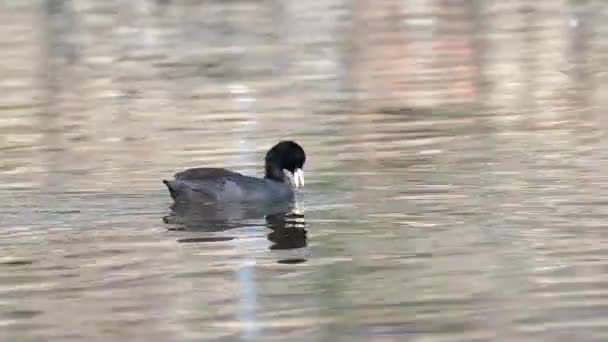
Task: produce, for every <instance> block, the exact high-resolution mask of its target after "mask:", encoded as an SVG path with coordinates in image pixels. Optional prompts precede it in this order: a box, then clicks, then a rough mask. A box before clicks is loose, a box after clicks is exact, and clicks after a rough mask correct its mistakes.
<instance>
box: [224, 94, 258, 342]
mask: <svg viewBox="0 0 608 342" xmlns="http://www.w3.org/2000/svg"><path fill="white" fill-rule="evenodd" d="M229 92H230V93H231V94H232V95H233V96H234V97H235V101H236V102H237V103H238V104H239V109H240V110H241V111H242V112H244V113H247V114H248V120H247V122H246V123H245V125H243V126H242V127H240V128H239V129H238V130H237V132H238V140H239V153H238V156H239V158H240V159H241V160H239V164H241V165H249V164H251V163H253V162H255V161H254V160H252V159H251V158H252V156H254V155H255V153H254V152H255V144H254V143H253V142H252V141H251V136H252V133H253V132H254V131H255V129H256V126H257V125H256V124H257V113H256V111H255V108H254V106H255V97H254V95H252V94H251V92H250V89H249V88H248V87H247V86H246V85H243V84H232V85H230V86H229ZM262 242H263V241H259V240H258V239H245V240H237V243H238V244H239V245H238V246H237V248H239V249H242V250H243V251H244V253H240V255H242V258H243V260H242V266H241V267H240V268H239V270H238V271H237V279H238V282H239V308H238V320H239V321H240V322H241V323H242V326H243V329H242V331H241V337H242V338H255V337H257V336H259V333H260V329H259V325H258V324H257V320H256V312H257V293H258V291H257V287H256V281H255V264H256V260H255V255H253V254H252V253H251V252H250V251H251V250H256V249H257V248H255V247H259V246H247V245H246V244H250V243H262ZM252 247H253V248H252ZM248 251H249V252H248Z"/></svg>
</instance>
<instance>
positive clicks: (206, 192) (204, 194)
mask: <svg viewBox="0 0 608 342" xmlns="http://www.w3.org/2000/svg"><path fill="white" fill-rule="evenodd" d="M163 182H164V183H165V185H166V186H167V188H169V192H170V193H171V197H172V198H173V199H174V200H175V201H176V202H180V201H187V202H215V203H222V202H275V201H277V202H278V201H289V200H291V199H293V197H294V191H293V189H292V188H291V186H290V184H289V183H287V182H278V181H275V180H271V179H267V178H256V177H250V176H246V175H243V174H240V173H237V172H233V171H229V170H226V169H221V168H193V169H187V170H185V171H182V172H178V173H176V174H175V179H174V180H169V181H167V180H165V181H163Z"/></svg>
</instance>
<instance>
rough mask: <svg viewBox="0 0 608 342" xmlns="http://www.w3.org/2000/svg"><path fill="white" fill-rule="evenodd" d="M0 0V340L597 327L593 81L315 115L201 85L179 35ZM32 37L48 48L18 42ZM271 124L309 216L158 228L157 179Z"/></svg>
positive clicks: (604, 324)
mask: <svg viewBox="0 0 608 342" xmlns="http://www.w3.org/2000/svg"><path fill="white" fill-rule="evenodd" d="M50 3H53V2H50ZM9 7H10V6H9ZM7 8H8V7H7ZM32 8H33V7H32ZM5 9H6V8H5ZM51 10H52V8H51ZM12 11H13V12H10V13H12V15H11V16H8V15H3V16H4V17H5V18H4V19H6V20H9V17H10V18H13V19H12V20H13V21H9V22H7V24H6V27H9V28H11V30H10V32H11V34H10V36H11V37H9V38H6V37H5V38H4V41H5V42H13V43H14V44H13V45H10V44H9V45H7V49H8V51H10V53H8V52H3V53H4V54H5V57H7V58H8V57H10V58H11V59H10V61H9V65H12V67H11V68H7V67H6V66H5V69H3V71H2V72H3V73H4V74H6V75H10V76H11V77H9V78H7V79H5V81H4V83H3V86H4V87H5V89H4V90H5V97H4V99H3V100H0V108H1V109H0V152H1V161H0V187H1V188H2V189H3V191H1V192H0V339H2V340H3V341H51V340H53V341H85V340H86V341H112V340H119V339H123V340H128V341H144V340H145V341H202V340H221V341H232V340H255V341H269V340H277V341H284V340H287V339H289V340H293V341H333V340H338V341H340V340H345V341H346V340H348V341H539V340H545V341H573V340H577V341H604V340H606V339H607V338H608V321H607V320H606V317H607V315H608V290H606V288H607V286H606V285H607V284H608V273H605V272H606V270H608V243H607V241H608V231H607V230H606V228H607V227H608V225H607V223H606V222H607V220H608V175H607V173H606V170H608V152H607V150H606V146H608V138H607V134H606V132H608V131H607V129H608V127H606V121H605V119H603V118H602V116H601V115H599V114H598V115H596V114H595V113H596V111H594V110H589V108H588V106H589V105H590V101H591V100H590V97H588V96H587V95H588V92H585V91H581V92H580V93H577V94H579V96H573V97H571V98H564V99H563V100H560V101H561V102H559V104H560V106H557V105H556V106H553V107H550V108H549V107H546V106H537V107H534V106H528V105H524V106H521V107H517V108H518V110H511V111H509V113H507V114H499V113H497V112H492V111H488V110H478V109H473V107H472V108H471V109H469V110H465V111H462V112H455V113H450V114H447V112H443V111H440V110H428V109H426V110H424V109H420V110H418V109H414V110H408V111H401V112H399V111H391V112H389V113H386V112H384V113H383V112H382V111H381V110H376V111H369V110H361V109H360V107H358V106H357V105H350V106H349V105H345V104H343V103H342V104H340V103H339V104H335V103H334V104H332V105H331V106H329V107H331V108H333V109H331V110H330V109H327V108H328V107H324V108H325V110H319V109H318V108H317V107H315V108H312V105H310V106H309V105H307V101H309V100H310V101H312V100H311V98H314V99H317V100H318V96H317V95H318V94H317V93H314V94H316V95H315V96H317V97H315V96H313V95H310V91H309V92H306V91H305V90H302V89H307V88H306V87H305V86H304V85H302V84H299V86H301V87H300V88H295V89H284V88H285V87H286V84H285V83H278V84H276V85H275V84H269V83H268V82H266V83H263V82H262V81H256V82H253V81H250V82H248V83H243V82H244V81H243V79H247V80H250V79H249V78H243V77H240V76H238V75H237V76H234V75H232V76H231V77H229V79H228V80H224V79H222V80H217V79H216V80H214V81H210V78H206V77H202V76H200V77H199V76H197V75H198V74H197V72H196V70H199V69H197V68H198V67H197V66H193V65H192V64H189V62H187V61H184V60H179V61H173V62H170V63H169V62H167V61H166V58H165V57H163V56H164V55H163V54H164V53H166V52H167V51H170V48H176V46H177V45H179V44H175V45H172V46H165V45H161V46H159V45H155V44H156V43H154V42H149V41H145V40H141V41H139V40H138V39H137V37H132V38H133V39H135V41H122V43H124V44H125V45H124V46H123V45H120V44H118V50H120V48H121V46H122V47H124V49H126V50H124V51H123V50H120V51H122V52H120V51H119V52H117V50H116V49H113V48H115V47H116V45H112V44H106V45H104V44H103V42H107V40H108V39H109V37H104V36H98V35H95V34H94V32H95V30H96V29H97V28H95V27H93V28H88V29H89V30H90V31H87V32H85V33H82V32H81V31H76V33H77V34H75V33H74V32H72V31H71V30H67V31H66V32H68V33H70V34H75V35H76V36H77V37H76V38H75V40H70V39H67V38H65V37H66V36H65V34H57V36H58V37H63V38H62V39H65V40H62V39H59V38H56V37H55V36H52V35H51V36H49V37H47V38H40V37H38V38H36V37H35V36H36V32H33V33H32V31H31V28H30V27H29V26H27V25H25V24H21V23H22V22H25V23H27V22H28V21H27V20H26V19H27V18H29V20H33V19H32V18H35V14H36V13H37V12H35V11H34V12H33V11H32V10H31V8H29V9H28V8H26V9H19V8H13V9H12ZM95 11H101V10H100V9H95ZM101 12H102V14H100V18H103V17H104V14H103V13H105V12H103V11H101ZM4 13H6V12H4ZM66 13H67V14H66ZM69 13H71V12H70V11H67V12H65V13H63V14H61V16H60V18H62V19H65V20H67V19H70V18H72V19H70V20H73V17H71V16H70V14H69ZM106 14H107V13H106ZM66 18H67V19H66ZM87 18H88V17H87ZM95 18H97V17H95ZM89 19H91V20H93V17H90V18H89ZM57 22H62V21H52V20H51V21H50V23H51V24H52V23H55V24H57ZM11 23H12V24H11ZM96 23H98V22H96ZM47 24H48V23H47ZM51 24H48V25H49V26H48V27H47V29H48V30H49V32H55V33H57V32H58V31H54V30H59V31H60V32H64V31H61V30H65V29H58V28H57V26H56V25H55V24H53V25H55V26H53V25H51ZM98 24H99V23H98ZM80 25H84V24H82V23H81V24H80ZM99 25H101V24H99ZM158 25H160V26H162V25H166V27H165V26H162V27H165V29H166V30H167V31H166V32H169V33H171V32H173V31H171V30H169V29H168V28H167V27H173V25H174V23H173V24H172V23H165V24H162V25H161V24H158ZM26 26H27V27H26ZM85 31H86V30H85ZM162 32H165V31H162ZM166 32H165V33H166ZM78 34H80V35H78ZM172 37H173V36H172ZM36 39H42V41H44V42H46V43H47V44H48V46H47V48H46V50H47V51H46V55H45V54H42V55H40V56H38V57H35V58H34V57H32V58H29V59H28V58H25V56H31V53H32V51H38V47H39V46H38V47H37V46H36V45H35V44H33V43H32V41H36ZM91 39H98V40H94V41H97V42H99V43H95V44H93V43H89V44H90V45H88V46H85V47H84V48H83V47H82V46H80V48H79V49H80V50H79V49H75V48H74V46H71V45H70V44H72V42H73V41H84V42H90V41H91ZM181 39H186V38H184V37H182V38H181ZM177 42H180V40H177ZM136 43H137V44H143V45H137V49H139V50H137V51H140V52H141V51H143V52H142V53H141V54H133V55H130V54H129V51H131V50H128V48H129V47H131V46H132V45H130V44H136ZM65 44H67V45H65ZM83 44H85V43H83ZM114 44H117V43H116V42H115V41H114ZM145 44H152V45H149V46H148V45H145ZM85 45H86V44H85ZM9 48H10V49H9ZM104 49H105V50H104ZM133 49H134V50H132V51H135V50H136V49H135V48H133ZM125 51H126V52H125ZM132 51H131V52H132ZM180 51H183V50H180ZM123 52H124V53H125V54H126V57H124V58H125V59H123V60H120V61H118V62H116V60H113V59H110V60H104V57H103V56H105V55H107V54H110V55H112V54H116V53H119V54H120V53H123ZM146 53H149V55H146ZM95 56H102V57H97V59H96V58H95ZM112 56H115V55H112ZM72 58H73V59H72ZM158 60H162V61H163V63H164V64H163V63H160V64H159V62H158ZM32 67H33V69H32ZM32 70H34V71H32ZM193 70H194V71H193ZM108 75H110V76H108ZM7 77H8V76H7ZM11 80H12V81H11ZM324 84H325V83H324ZM309 86H310V85H309ZM326 91H328V90H327V89H325V88H324V89H322V92H326ZM300 92H301V96H299V93H300ZM581 94H582V95H581ZM324 98H325V99H331V98H332V95H331V93H329V95H328V94H326V96H325V97H324ZM320 101H321V102H323V101H326V100H320ZM315 103H318V102H315ZM324 103H325V102H324ZM285 138H291V139H295V140H297V141H298V142H300V143H301V144H302V145H303V146H304V148H305V149H306V151H307V154H308V160H307V164H306V166H305V171H306V187H305V188H304V190H303V191H301V192H300V193H299V194H298V207H299V209H300V210H301V211H302V212H303V215H300V216H298V217H287V218H285V217H283V216H281V215H270V216H267V217H265V216H264V215H263V214H260V213H258V212H255V211H252V210H245V209H243V208H233V207H229V208H224V209H225V210H223V211H221V212H219V213H218V212H214V213H210V212H206V213H203V214H202V215H201V214H200V213H197V212H195V211H192V212H190V213H188V214H187V215H182V216H181V217H170V219H169V220H168V221H169V223H165V222H164V220H163V219H164V218H165V217H166V216H167V215H170V209H169V206H170V204H171V202H170V199H169V196H168V193H167V192H166V190H165V189H164V186H163V184H162V183H161V182H160V180H161V179H163V178H166V177H170V176H171V175H172V174H173V173H174V172H176V171H179V170H181V169H183V168H186V167H192V166H225V167H229V168H231V169H234V170H237V171H240V172H243V173H246V174H252V175H260V174H261V171H262V161H263V156H264V153H265V152H266V150H267V149H268V148H269V147H270V146H272V144H274V143H275V142H276V141H277V140H279V139H285Z"/></svg>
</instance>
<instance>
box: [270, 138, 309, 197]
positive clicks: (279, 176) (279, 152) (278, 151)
mask: <svg viewBox="0 0 608 342" xmlns="http://www.w3.org/2000/svg"><path fill="white" fill-rule="evenodd" d="M305 162H306V153H304V149H303V148H302V147H301V146H300V145H298V144H297V143H295V142H293V141H281V142H279V143H278V144H276V145H274V146H273V147H272V148H271V149H270V150H269V151H268V152H267V153H266V175H265V177H266V178H268V179H272V180H276V181H280V182H282V181H284V174H283V170H287V171H289V172H291V173H292V174H293V176H294V181H295V183H296V186H303V185H304V175H303V173H302V168H303V167H304V163H305Z"/></svg>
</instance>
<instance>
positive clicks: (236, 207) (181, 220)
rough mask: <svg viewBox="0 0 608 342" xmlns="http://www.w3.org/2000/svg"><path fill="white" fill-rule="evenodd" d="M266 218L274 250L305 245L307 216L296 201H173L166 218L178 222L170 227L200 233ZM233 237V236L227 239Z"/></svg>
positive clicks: (253, 223) (249, 224) (232, 227)
mask: <svg viewBox="0 0 608 342" xmlns="http://www.w3.org/2000/svg"><path fill="white" fill-rule="evenodd" d="M262 218H265V221H266V226H267V227H268V228H270V229H271V230H272V231H271V232H270V233H269V234H268V235H267V238H268V240H269V241H270V242H272V245H271V246H270V249H272V250H286V249H296V248H303V247H306V245H307V242H306V239H307V236H306V229H305V226H306V223H305V221H304V215H303V213H301V212H300V211H298V210H296V209H295V208H294V204H293V203H277V204H273V205H259V204H257V205H252V206H247V205H244V204H243V203H232V204H230V203H224V204H222V205H218V204H205V205H201V204H197V205H192V204H185V203H174V204H173V205H172V206H171V212H170V213H169V215H167V216H165V217H163V221H164V222H165V223H168V224H172V225H175V226H176V227H175V228H170V229H171V230H187V231H201V232H221V231H226V230H229V229H235V228H241V227H247V226H252V225H253V226H255V225H259V224H260V222H259V221H258V222H256V221H257V220H260V219H262ZM225 239H232V238H225ZM180 241H181V242H205V241H218V237H213V238H189V239H186V240H183V241H182V240H180Z"/></svg>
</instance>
